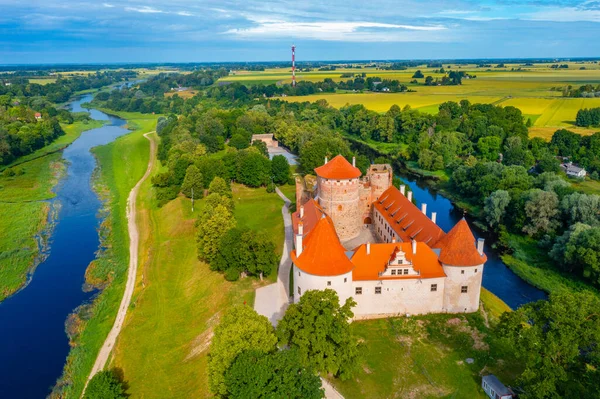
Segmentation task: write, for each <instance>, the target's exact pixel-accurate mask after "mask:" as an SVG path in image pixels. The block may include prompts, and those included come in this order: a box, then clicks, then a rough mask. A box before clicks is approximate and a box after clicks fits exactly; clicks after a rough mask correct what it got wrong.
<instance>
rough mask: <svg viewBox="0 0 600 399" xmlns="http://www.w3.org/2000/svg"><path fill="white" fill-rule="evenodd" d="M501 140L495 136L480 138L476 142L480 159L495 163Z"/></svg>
mask: <svg viewBox="0 0 600 399" xmlns="http://www.w3.org/2000/svg"><path fill="white" fill-rule="evenodd" d="M501 144H502V138H500V137H497V136H486V137H480V138H479V141H477V150H478V151H479V153H480V154H481V158H483V159H484V160H486V161H496V160H497V159H498V154H499V153H500V146H501Z"/></svg>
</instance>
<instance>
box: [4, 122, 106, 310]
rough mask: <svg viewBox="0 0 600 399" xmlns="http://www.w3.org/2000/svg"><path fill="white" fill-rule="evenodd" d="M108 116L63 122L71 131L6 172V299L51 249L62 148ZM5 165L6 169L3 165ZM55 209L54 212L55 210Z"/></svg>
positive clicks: (26, 280)
mask: <svg viewBox="0 0 600 399" xmlns="http://www.w3.org/2000/svg"><path fill="white" fill-rule="evenodd" d="M103 124H104V121H90V122H88V123H84V122H75V123H73V124H71V125H67V124H65V125H62V127H63V129H64V131H65V133H66V134H65V135H64V136H61V137H59V138H58V139H57V140H55V141H54V142H53V143H51V144H49V145H47V146H45V147H43V148H40V149H39V150H37V151H35V152H34V153H32V154H29V155H27V156H24V157H22V158H20V159H18V160H16V161H15V162H13V163H12V164H11V165H8V166H5V167H4V168H3V169H2V170H4V172H2V173H0V302H1V301H3V300H4V299H6V298H7V297H9V296H10V295H13V294H14V293H16V292H17V291H19V290H20V289H22V288H23V287H25V286H26V284H27V282H28V280H29V277H30V275H31V274H32V273H33V272H34V270H35V268H36V267H37V266H38V265H39V264H40V263H41V262H42V261H43V260H44V259H45V257H46V255H47V250H48V248H47V244H48V238H49V237H50V236H51V234H52V228H53V226H54V221H55V220H54V219H55V218H54V216H55V212H52V210H53V209H54V208H55V207H56V206H57V204H55V203H54V202H53V201H51V200H52V199H53V198H55V197H56V192H55V188H56V186H57V184H59V182H60V180H61V178H62V177H63V176H64V173H65V170H66V166H65V162H64V160H63V159H62V154H61V151H62V150H64V149H65V148H66V147H68V146H69V145H70V144H71V143H72V142H74V141H75V140H76V139H77V138H79V137H80V136H81V134H82V133H83V132H84V131H87V130H90V129H95V128H97V127H100V126H102V125H103ZM0 171H1V170H0ZM53 215H54V216H53Z"/></svg>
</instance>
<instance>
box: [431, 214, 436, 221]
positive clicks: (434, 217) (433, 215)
mask: <svg viewBox="0 0 600 399" xmlns="http://www.w3.org/2000/svg"><path fill="white" fill-rule="evenodd" d="M431 221H432V222H433V223H436V221H437V212H431Z"/></svg>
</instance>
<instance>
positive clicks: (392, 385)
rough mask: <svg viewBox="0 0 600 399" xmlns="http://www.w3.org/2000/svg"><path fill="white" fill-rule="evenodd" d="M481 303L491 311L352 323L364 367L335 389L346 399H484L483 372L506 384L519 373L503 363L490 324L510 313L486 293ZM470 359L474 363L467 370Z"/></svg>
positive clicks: (500, 302)
mask: <svg viewBox="0 0 600 399" xmlns="http://www.w3.org/2000/svg"><path fill="white" fill-rule="evenodd" d="M482 301H483V309H487V310H482V311H480V312H479V313H474V314H469V315H445V314H444V315H427V316H417V317H410V318H390V319H379V320H369V321H357V322H354V323H353V324H352V329H353V331H354V333H355V334H357V335H358V336H359V337H360V339H361V340H362V342H363V348H362V354H363V361H362V364H361V367H360V370H359V371H358V373H357V375H355V377H354V378H352V379H350V380H348V381H339V380H337V379H334V380H333V383H334V385H335V386H336V388H338V389H339V391H340V392H341V393H342V394H343V395H344V397H345V398H347V399H353V398H441V397H443V398H456V399H458V398H465V399H471V398H485V397H486V396H485V395H484V393H483V391H482V390H481V389H480V383H481V380H480V378H481V377H480V371H481V370H482V369H483V368H486V370H487V372H493V373H494V374H496V375H498V376H499V378H501V379H502V380H503V381H504V382H506V383H510V382H512V380H513V379H514V377H515V376H516V373H518V371H519V370H518V367H515V366H511V367H510V368H507V367H508V366H509V365H511V363H510V362H508V361H506V362H504V361H502V359H501V356H499V355H500V354H502V353H503V352H502V350H501V348H500V347H498V346H497V344H495V343H494V340H493V339H492V337H491V336H490V333H491V330H490V329H489V327H488V325H489V324H487V322H486V317H487V319H488V320H489V322H491V323H492V325H493V323H494V321H495V320H497V318H498V317H499V314H501V313H502V312H503V311H504V310H509V309H508V307H507V306H506V304H504V303H503V302H502V301H500V300H499V299H498V298H496V297H494V296H493V295H491V294H489V293H488V292H487V291H485V290H483V291H482ZM490 345H492V347H493V348H494V349H493V350H494V354H495V356H494V357H491V356H490V350H489V347H490ZM494 345H496V346H494ZM467 358H472V359H474V363H473V364H467V363H466V362H465V360H466V359H467Z"/></svg>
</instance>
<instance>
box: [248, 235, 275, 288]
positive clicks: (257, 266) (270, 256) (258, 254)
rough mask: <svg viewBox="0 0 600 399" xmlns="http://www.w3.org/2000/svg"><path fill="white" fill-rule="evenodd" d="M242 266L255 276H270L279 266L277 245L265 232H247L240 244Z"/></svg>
mask: <svg viewBox="0 0 600 399" xmlns="http://www.w3.org/2000/svg"><path fill="white" fill-rule="evenodd" d="M240 244H241V248H240V252H241V253H242V256H243V257H242V264H241V265H240V266H241V267H242V268H243V269H245V270H246V271H247V272H248V273H249V274H251V275H253V276H259V275H260V276H261V277H262V276H263V275H269V274H270V273H271V271H272V270H273V269H274V268H275V267H276V266H277V255H276V254H275V244H274V243H273V241H271V240H270V239H269V237H268V236H267V235H266V234H265V233H264V232H258V233H257V232H254V231H251V230H248V231H246V232H245V233H244V234H243V235H242V240H241V242H240Z"/></svg>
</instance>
